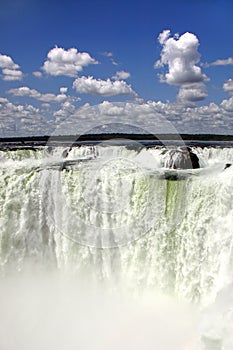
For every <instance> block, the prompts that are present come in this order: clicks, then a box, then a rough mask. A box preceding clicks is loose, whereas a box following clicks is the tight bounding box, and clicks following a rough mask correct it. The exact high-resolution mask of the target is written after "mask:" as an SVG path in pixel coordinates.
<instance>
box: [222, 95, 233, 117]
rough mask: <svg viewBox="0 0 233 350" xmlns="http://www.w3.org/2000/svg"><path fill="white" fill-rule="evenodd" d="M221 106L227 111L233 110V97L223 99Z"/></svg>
mask: <svg viewBox="0 0 233 350" xmlns="http://www.w3.org/2000/svg"><path fill="white" fill-rule="evenodd" d="M221 107H222V108H223V109H224V110H225V111H227V112H231V113H232V112H233V97H230V98H229V99H228V100H223V101H222V103H221Z"/></svg>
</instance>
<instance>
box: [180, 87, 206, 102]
mask: <svg viewBox="0 0 233 350" xmlns="http://www.w3.org/2000/svg"><path fill="white" fill-rule="evenodd" d="M206 96H207V91H206V87H205V85H204V84H203V83H196V84H187V85H183V86H182V87H181V88H180V90H179V93H178V99H179V100H181V101H189V102H197V101H201V100H204V99H205V98H206Z"/></svg>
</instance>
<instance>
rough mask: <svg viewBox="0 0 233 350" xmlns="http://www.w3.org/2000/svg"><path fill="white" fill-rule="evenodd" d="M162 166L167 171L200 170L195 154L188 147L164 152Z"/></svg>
mask: <svg viewBox="0 0 233 350" xmlns="http://www.w3.org/2000/svg"><path fill="white" fill-rule="evenodd" d="M162 165H163V166H164V167H165V168H169V169H198V168H200V164H199V158H198V156H197V155H196V153H194V152H192V150H191V148H190V147H180V148H177V149H173V150H168V151H166V152H165V154H164V158H163V164H162Z"/></svg>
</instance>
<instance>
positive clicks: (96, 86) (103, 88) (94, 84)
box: [73, 76, 136, 96]
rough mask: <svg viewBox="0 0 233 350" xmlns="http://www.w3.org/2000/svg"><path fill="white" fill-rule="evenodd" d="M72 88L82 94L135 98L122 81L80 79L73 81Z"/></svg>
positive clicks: (131, 90)
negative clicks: (129, 96) (131, 96)
mask: <svg viewBox="0 0 233 350" xmlns="http://www.w3.org/2000/svg"><path fill="white" fill-rule="evenodd" d="M73 88H74V89H76V91H77V92H79V93H82V94H92V95H100V96H117V95H133V96H136V93H135V91H133V89H132V87H131V85H128V84H126V82H125V81H123V80H116V81H111V80H110V79H107V80H101V79H94V78H93V77H91V76H89V77H84V76H82V77H80V78H77V79H75V81H74V83H73Z"/></svg>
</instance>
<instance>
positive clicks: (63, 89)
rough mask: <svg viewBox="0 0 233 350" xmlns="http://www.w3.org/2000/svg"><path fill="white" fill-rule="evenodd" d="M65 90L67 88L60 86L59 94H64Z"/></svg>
mask: <svg viewBox="0 0 233 350" xmlns="http://www.w3.org/2000/svg"><path fill="white" fill-rule="evenodd" d="M67 90H68V88H67V87H64V86H63V87H61V88H60V93H61V94H66V93H67Z"/></svg>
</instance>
